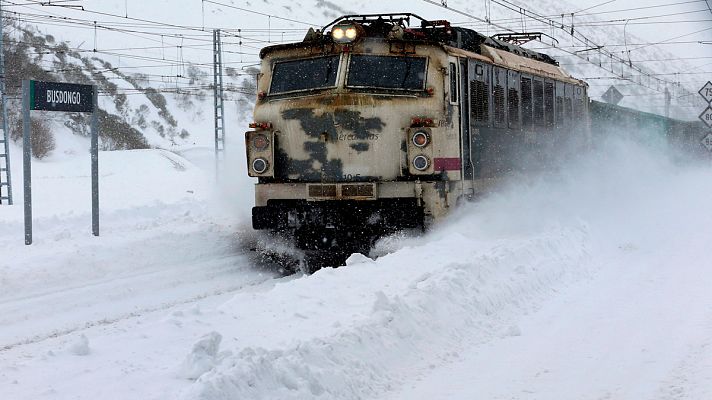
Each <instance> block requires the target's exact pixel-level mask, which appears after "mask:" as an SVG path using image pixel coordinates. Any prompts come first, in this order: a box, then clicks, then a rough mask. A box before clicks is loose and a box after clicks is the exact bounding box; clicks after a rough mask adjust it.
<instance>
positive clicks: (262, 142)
mask: <svg viewBox="0 0 712 400" xmlns="http://www.w3.org/2000/svg"><path fill="white" fill-rule="evenodd" d="M252 146H253V147H254V148H255V150H257V151H264V150H266V149H267V146H269V139H267V136H265V135H262V134H260V135H255V137H253V138H252Z"/></svg>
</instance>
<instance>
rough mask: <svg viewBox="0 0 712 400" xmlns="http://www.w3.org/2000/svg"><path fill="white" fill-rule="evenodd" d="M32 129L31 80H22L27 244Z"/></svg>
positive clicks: (27, 236) (27, 240)
mask: <svg viewBox="0 0 712 400" xmlns="http://www.w3.org/2000/svg"><path fill="white" fill-rule="evenodd" d="M30 135H31V131H30V81H26V80H25V81H22V150H23V151H22V154H23V175H24V178H25V244H26V245H30V244H32V144H31V143H32V142H31V140H30V139H31V138H30Z"/></svg>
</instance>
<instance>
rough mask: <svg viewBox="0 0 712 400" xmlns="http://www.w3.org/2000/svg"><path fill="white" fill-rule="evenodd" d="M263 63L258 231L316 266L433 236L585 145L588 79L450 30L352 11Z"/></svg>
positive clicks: (252, 150)
mask: <svg viewBox="0 0 712 400" xmlns="http://www.w3.org/2000/svg"><path fill="white" fill-rule="evenodd" d="M413 20H415V21H419V22H420V24H419V26H417V27H414V28H412V27H410V25H411V23H412V22H413ZM260 57H261V60H262V64H261V70H260V74H259V78H258V88H257V90H258V92H259V93H258V100H257V103H256V106H255V110H254V121H255V122H254V123H252V124H251V125H250V127H251V128H252V130H250V131H248V132H247V133H246V148H247V162H248V165H247V167H248V173H249V175H250V176H252V177H256V178H257V179H258V183H257V184H256V186H255V197H256V198H255V207H254V208H253V210H252V223H253V227H254V228H255V229H259V230H269V231H273V232H278V233H279V234H281V235H284V236H286V237H289V238H290V239H291V240H293V241H294V243H295V244H296V246H297V247H298V248H300V249H302V250H304V251H305V252H306V253H307V254H312V255H315V257H322V256H323V255H325V254H328V255H331V256H333V257H336V258H338V257H339V256H340V255H348V254H350V253H351V252H366V251H368V249H369V248H370V246H371V245H372V243H373V241H374V240H375V239H376V238H378V237H380V236H382V235H385V234H389V233H391V232H394V231H397V230H402V229H408V228H418V229H424V228H427V227H428V226H429V225H430V224H432V223H433V222H434V221H436V220H438V219H440V218H442V217H443V216H445V215H447V214H448V212H449V210H450V209H452V208H453V207H455V206H456V205H457V204H458V203H460V202H462V201H464V200H468V199H472V198H474V197H477V196H478V194H481V193H483V192H486V191H487V190H489V188H490V187H491V186H492V185H493V184H496V182H497V181H499V180H500V179H501V178H503V177H504V176H507V175H508V174H512V173H517V172H521V171H526V170H528V169H531V168H541V167H546V165H547V162H548V161H550V160H551V155H552V154H554V153H556V152H557V151H558V150H557V148H560V147H561V144H562V143H564V142H565V143H567V147H569V148H576V147H577V146H586V145H587V143H588V141H589V140H590V139H589V137H590V122H589V114H588V104H589V102H588V98H587V85H586V83H585V82H583V81H581V80H578V79H575V78H573V77H571V76H570V75H568V74H567V73H566V72H565V71H564V70H562V69H561V68H560V67H559V66H558V63H556V61H554V60H553V59H551V58H550V57H548V56H546V55H545V54H541V53H536V52H532V51H530V50H526V49H524V48H521V47H518V46H515V45H512V44H509V43H506V42H503V41H499V40H496V39H493V38H490V37H487V36H484V35H481V34H479V33H477V32H475V31H472V30H469V29H464V28H459V27H453V26H450V24H449V23H448V22H447V21H427V20H424V19H422V18H420V17H417V16H415V15H413V14H387V15H359V16H345V17H342V18H339V19H337V20H336V21H334V22H333V23H331V24H329V25H327V26H326V27H325V28H324V29H323V30H317V31H313V30H310V31H309V33H307V35H306V37H305V39H304V40H303V41H302V42H298V43H290V44H281V45H276V46H270V47H266V48H264V49H263V50H262V51H261V54H260ZM333 257H331V258H330V259H331V260H332V261H333V259H334V258H333ZM327 258H328V257H327Z"/></svg>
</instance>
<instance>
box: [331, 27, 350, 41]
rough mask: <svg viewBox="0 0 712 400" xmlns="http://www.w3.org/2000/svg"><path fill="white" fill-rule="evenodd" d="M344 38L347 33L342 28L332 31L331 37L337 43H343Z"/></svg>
mask: <svg viewBox="0 0 712 400" xmlns="http://www.w3.org/2000/svg"><path fill="white" fill-rule="evenodd" d="M344 36H346V32H344V30H343V29H342V28H339V27H336V28H334V29H332V30H331V37H332V38H334V40H335V41H337V42H339V41H342V40H343V39H344Z"/></svg>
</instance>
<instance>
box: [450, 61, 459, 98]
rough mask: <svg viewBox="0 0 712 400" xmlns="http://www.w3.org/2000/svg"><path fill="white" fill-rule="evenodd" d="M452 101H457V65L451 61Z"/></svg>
mask: <svg viewBox="0 0 712 400" xmlns="http://www.w3.org/2000/svg"><path fill="white" fill-rule="evenodd" d="M450 102H451V103H457V65H455V63H450Z"/></svg>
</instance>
